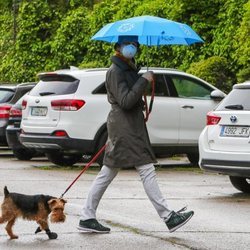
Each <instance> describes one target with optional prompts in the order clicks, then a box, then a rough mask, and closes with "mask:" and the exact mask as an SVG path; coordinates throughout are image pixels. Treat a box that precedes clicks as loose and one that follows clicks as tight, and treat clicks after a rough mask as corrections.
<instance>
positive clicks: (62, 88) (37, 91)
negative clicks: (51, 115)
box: [30, 75, 79, 96]
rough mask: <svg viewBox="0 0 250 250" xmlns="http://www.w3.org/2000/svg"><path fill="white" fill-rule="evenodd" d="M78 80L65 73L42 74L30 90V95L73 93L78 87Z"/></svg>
mask: <svg viewBox="0 0 250 250" xmlns="http://www.w3.org/2000/svg"><path fill="white" fill-rule="evenodd" d="M78 84H79V80H77V79H75V78H73V77H71V76H67V75H44V76H42V77H40V81H39V82H38V84H37V85H36V86H35V87H34V88H33V89H32V90H31V91H30V95H31V96H46V95H67V94H73V93H75V92H76V90H77V88H78Z"/></svg>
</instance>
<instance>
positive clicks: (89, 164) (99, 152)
mask: <svg viewBox="0 0 250 250" xmlns="http://www.w3.org/2000/svg"><path fill="white" fill-rule="evenodd" d="M106 147H107V145H106V144H105V145H104V146H103V147H102V148H101V149H100V150H99V151H98V152H97V153H96V154H95V156H94V157H93V158H92V159H91V161H90V162H89V163H88V164H87V165H86V166H85V167H84V168H83V170H82V171H81V172H80V174H79V175H78V176H77V177H76V178H75V179H74V181H73V182H72V183H71V184H70V185H69V186H68V187H67V189H66V190H65V191H64V193H62V195H61V197H60V198H62V197H63V196H64V195H65V194H66V193H67V192H68V190H69V189H70V188H71V187H72V186H73V184H74V183H75V182H76V181H77V180H78V179H79V178H80V176H81V175H82V174H83V173H84V172H85V171H86V170H87V169H88V168H89V167H90V166H91V164H92V163H93V162H95V160H96V159H97V158H98V157H99V156H100V154H101V153H102V152H103V151H104V150H105V148H106Z"/></svg>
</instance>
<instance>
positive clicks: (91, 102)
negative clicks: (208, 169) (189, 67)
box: [20, 68, 225, 165]
mask: <svg viewBox="0 0 250 250" xmlns="http://www.w3.org/2000/svg"><path fill="white" fill-rule="evenodd" d="M149 70H153V71H154V74H155V82H156V87H155V101H154V106H153V111H152V113H151V116H150V118H149V121H148V123H147V126H148V131H149V136H150V140H151V143H152V146H153V148H154V150H155V153H156V154H157V155H158V156H159V155H162V154H164V155H166V154H177V153H185V154H187V156H188V159H189V160H190V162H191V163H193V164H197V162H198V159H199V154H198V137H199V134H200V132H201V131H202V129H203V127H204V126H205V122H206V114H207V112H208V111H209V110H212V109H213V108H214V107H215V106H216V105H217V104H218V102H219V101H220V100H221V99H222V98H223V97H224V96H225V94H224V93H223V92H221V91H220V90H218V89H216V88H215V87H214V86H212V85H211V84H209V83H207V82H205V81H203V80H201V79H199V78H197V77H195V76H193V75H190V74H186V73H184V72H181V71H177V70H174V69H161V68H150V69H149ZM106 71H107V69H85V70H79V69H77V68H72V69H68V70H59V71H55V72H49V73H42V74H40V75H39V77H40V81H39V82H38V84H37V85H36V86H35V87H34V88H33V89H32V91H31V92H30V93H29V95H27V97H26V98H25V99H24V101H23V103H22V108H23V118H22V123H21V128H22V133H21V136H20V139H21V142H22V143H23V144H24V145H25V146H26V147H28V148H35V149H37V150H40V151H42V152H44V153H46V155H47V157H48V158H49V160H50V161H51V162H53V163H55V164H57V165H73V164H74V163H76V162H77V161H78V160H80V159H81V157H82V156H83V155H89V156H92V155H93V154H94V153H95V152H96V151H97V150H98V149H99V148H100V147H102V146H103V145H104V144H105V142H106V140H107V130H106V118H107V115H108V112H109V110H110V104H109V103H108V101H107V96H106V88H105V83H104V82H105V75H106ZM145 71H146V69H142V70H141V71H140V73H143V72H145ZM148 93H149V95H150V89H148ZM148 98H150V96H148ZM98 163H99V164H102V157H100V158H99V159H98Z"/></svg>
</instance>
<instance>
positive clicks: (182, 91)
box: [171, 76, 212, 99]
mask: <svg viewBox="0 0 250 250" xmlns="http://www.w3.org/2000/svg"><path fill="white" fill-rule="evenodd" d="M171 80H172V82H173V85H174V87H175V89H176V92H177V94H178V97H181V98H193V99H210V93H211V91H212V89H211V88H209V86H206V85H205V84H203V83H202V82H199V81H197V80H195V79H191V78H188V77H185V76H171Z"/></svg>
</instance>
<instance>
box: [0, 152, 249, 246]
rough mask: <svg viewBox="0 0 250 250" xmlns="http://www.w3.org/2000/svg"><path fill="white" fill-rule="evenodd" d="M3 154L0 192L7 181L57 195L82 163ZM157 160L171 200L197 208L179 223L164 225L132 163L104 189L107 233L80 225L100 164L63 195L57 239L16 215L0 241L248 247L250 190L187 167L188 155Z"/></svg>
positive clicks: (13, 187) (101, 213)
mask: <svg viewBox="0 0 250 250" xmlns="http://www.w3.org/2000/svg"><path fill="white" fill-rule="evenodd" d="M0 161H1V164H0V200H2V199H3V187H4V186H5V185H7V186H8V189H9V190H10V191H12V192H21V193H24V194H40V193H44V194H50V195H54V196H60V195H61V194H62V193H63V192H64V191H65V189H66V188H67V187H68V185H69V184H70V183H71V182H72V181H73V180H74V178H76V176H77V175H78V174H79V172H80V169H81V168H80V167H78V168H77V169H72V168H70V169H60V168H58V169H56V168H55V167H53V165H52V164H51V163H49V162H48V161H47V160H46V159H45V158H40V159H39V158H37V159H34V160H32V161H26V162H25V161H24V162H22V161H18V160H16V159H15V158H13V157H12V156H11V155H4V156H1V158H0ZM160 162H161V164H162V166H161V167H157V178H158V182H159V186H160V188H161V190H162V192H163V193H164V195H165V197H166V198H167V200H168V203H169V206H170V208H172V209H174V210H178V209H180V208H182V207H183V206H185V205H188V209H193V210H194V211H195V215H194V217H193V218H192V219H191V220H190V221H189V222H188V223H187V224H186V225H185V226H183V227H182V228H180V229H179V230H178V231H176V232H174V233H169V232H168V230H167V228H166V226H165V224H164V223H163V222H162V221H161V219H160V218H159V217H158V215H157V213H156V211H155V210H154V208H153V206H152V205H151V203H150V202H149V200H148V199H147V197H146V194H145V192H144V190H143V186H142V183H141V182H140V178H139V176H138V175H137V173H136V171H134V170H122V171H120V172H119V174H118V176H117V177H116V178H115V180H114V181H113V183H112V184H111V185H110V186H109V188H108V190H107V191H106V193H105V194H104V196H103V199H102V201H101V203H100V205H99V209H98V213H97V217H98V219H99V220H100V222H101V223H103V224H104V225H106V226H108V227H110V228H111V230H112V231H111V233H110V234H103V235H100V234H84V233H79V232H78V230H77V228H76V227H77V225H78V221H79V215H80V212H81V208H82V205H83V203H84V200H85V199H86V196H87V193H88V189H89V188H90V185H91V182H92V180H93V179H94V178H95V176H96V174H97V172H98V167H93V168H90V169H89V170H88V171H87V172H86V173H84V174H83V175H82V176H81V178H80V179H79V180H78V181H77V182H76V183H75V184H74V185H73V186H72V188H71V189H70V190H69V191H68V192H67V193H66V194H65V196H64V198H65V199H67V201H68V203H67V204H66V208H65V211H66V213H67V220H66V222H65V223H63V224H50V228H51V230H52V231H54V232H56V233H58V239H56V240H49V239H48V237H47V235H46V234H44V233H39V234H37V235H35V234H34V232H35V230H36V228H37V225H36V223H35V222H30V221H24V220H22V219H20V220H18V221H17V222H16V224H15V226H14V232H15V233H16V234H17V235H19V239H17V240H9V239H8V236H7V235H6V232H5V229H4V227H5V225H3V224H1V225H0V249H1V250H2V249H91V250H95V249H103V250H106V249H119V250H123V249H131V250H132V249H143V250H145V249H155V250H157V249H161V250H162V249H225V250H230V249H232V250H235V249H249V246H250V237H249V236H250V225H249V223H248V220H249V217H250V215H249V210H250V195H244V194H242V193H240V192H238V191H237V190H236V189H234V188H233V187H232V185H231V184H230V182H229V179H228V177H227V176H220V175H214V174H207V173H204V172H202V171H201V170H200V169H199V168H191V167H190V165H189V163H188V161H187V160H186V159H185V158H179V159H178V158H177V159H174V160H169V159H161V160H160ZM82 165H83V164H79V166H82Z"/></svg>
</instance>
